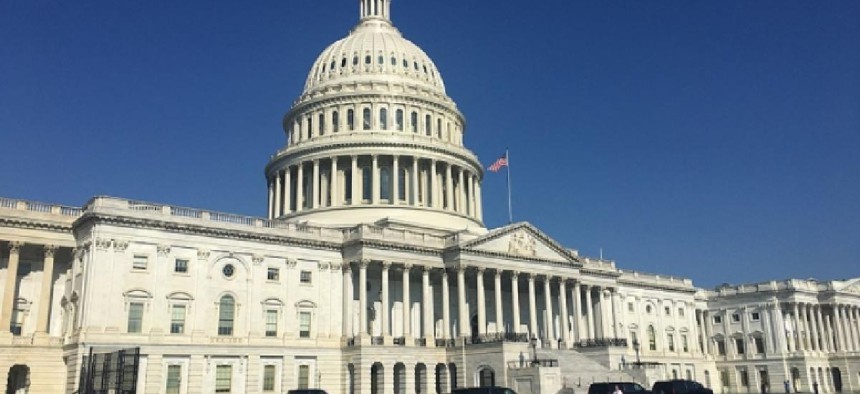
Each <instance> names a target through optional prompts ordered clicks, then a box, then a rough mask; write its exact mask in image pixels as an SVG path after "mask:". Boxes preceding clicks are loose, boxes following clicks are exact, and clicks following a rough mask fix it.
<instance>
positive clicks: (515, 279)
mask: <svg viewBox="0 0 860 394" xmlns="http://www.w3.org/2000/svg"><path fill="white" fill-rule="evenodd" d="M511 306H512V307H513V310H512V312H513V316H511V320H512V321H513V325H514V327H513V332H514V334H519V332H520V273H519V272H516V271H514V272H511Z"/></svg>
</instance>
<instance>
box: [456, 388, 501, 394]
mask: <svg viewBox="0 0 860 394" xmlns="http://www.w3.org/2000/svg"><path fill="white" fill-rule="evenodd" d="M451 394H517V392H516V391H514V390H511V389H509V388H507V387H499V386H489V387H465V388H459V389H453V390H451Z"/></svg>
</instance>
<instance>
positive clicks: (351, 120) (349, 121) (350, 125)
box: [346, 109, 355, 131]
mask: <svg viewBox="0 0 860 394" xmlns="http://www.w3.org/2000/svg"><path fill="white" fill-rule="evenodd" d="M346 128H347V129H348V130H349V131H353V130H355V111H353V110H352V109H348V110H346Z"/></svg>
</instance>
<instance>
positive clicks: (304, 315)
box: [299, 312, 311, 338]
mask: <svg viewBox="0 0 860 394" xmlns="http://www.w3.org/2000/svg"><path fill="white" fill-rule="evenodd" d="M299 337H300V338H310V337H311V313H310V312H299Z"/></svg>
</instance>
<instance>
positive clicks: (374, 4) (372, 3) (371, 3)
mask: <svg viewBox="0 0 860 394" xmlns="http://www.w3.org/2000/svg"><path fill="white" fill-rule="evenodd" d="M360 8H361V19H366V18H382V19H385V20H389V21H390V20H391V0H361V5H360Z"/></svg>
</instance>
